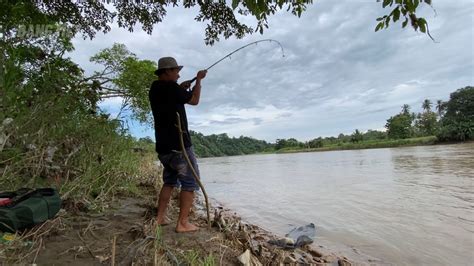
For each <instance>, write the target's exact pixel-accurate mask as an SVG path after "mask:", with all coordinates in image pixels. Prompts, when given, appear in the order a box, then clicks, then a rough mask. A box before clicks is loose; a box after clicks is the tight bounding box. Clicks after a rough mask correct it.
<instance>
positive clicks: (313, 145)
mask: <svg viewBox="0 0 474 266" xmlns="http://www.w3.org/2000/svg"><path fill="white" fill-rule="evenodd" d="M323 145H324V144H323V140H322V138H321V137H319V138H316V139H313V140H310V141H309V142H308V146H309V147H310V148H321V147H323Z"/></svg>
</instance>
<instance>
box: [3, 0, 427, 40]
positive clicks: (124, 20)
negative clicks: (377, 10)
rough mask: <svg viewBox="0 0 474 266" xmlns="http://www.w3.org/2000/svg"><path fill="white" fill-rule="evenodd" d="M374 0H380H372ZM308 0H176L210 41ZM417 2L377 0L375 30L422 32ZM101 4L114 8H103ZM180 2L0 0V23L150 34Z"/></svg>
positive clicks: (7, 27) (296, 9)
mask: <svg viewBox="0 0 474 266" xmlns="http://www.w3.org/2000/svg"><path fill="white" fill-rule="evenodd" d="M378 1H380V0H378ZM312 2H313V1H312V0H298V1H284V0H278V1H270V2H269V1H247V0H242V1H240V0H233V1H223V0H219V1H182V4H181V6H182V7H184V8H186V9H187V8H192V7H198V8H199V14H198V15H197V16H196V18H195V20H196V21H198V22H204V23H207V25H206V29H205V42H206V44H209V45H212V44H214V43H215V42H216V41H219V36H224V38H226V39H227V38H229V37H231V36H235V37H237V38H242V37H243V36H245V35H247V34H252V33H253V32H260V33H263V31H264V28H268V17H270V16H272V15H274V14H275V13H276V12H277V11H279V10H286V11H288V12H291V13H292V14H293V15H295V16H298V17H299V16H301V15H302V13H303V12H304V11H305V10H306V7H307V5H308V4H312ZM420 3H424V4H428V5H431V0H383V4H382V7H383V8H386V7H391V6H393V5H395V8H394V9H393V10H392V12H391V13H389V14H388V15H385V16H383V17H380V18H378V19H377V20H378V21H379V22H378V24H377V27H376V30H379V29H382V28H386V27H388V26H389V23H390V21H391V20H393V21H394V22H396V21H397V20H398V19H399V18H400V16H401V15H402V16H403V17H405V22H403V23H402V25H403V27H405V26H406V25H407V24H408V21H410V24H411V26H412V27H413V28H414V29H415V30H418V29H420V31H421V32H423V33H425V32H426V33H428V34H429V30H428V25H427V23H426V20H425V19H424V18H418V17H417V16H416V12H417V8H418V6H419V4H420ZM106 4H109V5H113V7H114V8H115V10H114V11H112V9H111V8H107V7H106ZM179 5H180V1H177V0H157V1H112V3H110V1H105V0H102V1H31V0H30V1H27V0H25V1H14V0H6V1H0V25H2V26H4V29H3V30H4V31H5V32H6V35H7V36H10V37H11V36H13V35H15V33H16V32H17V31H18V26H19V25H31V24H45V23H51V24H55V25H58V24H61V25H67V28H68V32H70V33H71V34H72V35H75V34H76V33H81V34H82V35H83V37H84V38H87V37H89V38H91V39H92V38H94V36H95V35H96V33H97V32H103V33H107V32H109V31H110V30H111V27H110V24H111V23H112V22H113V21H114V20H115V21H117V23H118V25H119V27H121V28H125V29H127V30H129V31H131V32H132V31H133V28H134V26H135V25H137V24H139V25H141V26H142V29H143V30H144V31H145V32H147V33H148V34H151V33H152V31H153V28H154V26H155V25H156V24H158V23H160V22H162V21H163V19H164V18H165V16H166V13H167V10H169V8H176V7H178V6H179ZM239 16H251V17H253V18H255V19H256V21H257V25H256V27H255V29H253V28H252V27H250V26H248V25H246V24H245V23H243V22H241V21H239V20H244V19H241V18H239Z"/></svg>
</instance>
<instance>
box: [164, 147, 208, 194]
mask: <svg viewBox="0 0 474 266" xmlns="http://www.w3.org/2000/svg"><path fill="white" fill-rule="evenodd" d="M186 153H187V154H188V157H189V160H190V161H191V164H192V165H193V168H194V170H195V171H196V173H197V174H198V176H199V177H201V176H200V174H199V168H198V164H197V161H196V156H195V155H194V149H193V147H188V148H186ZM158 159H159V160H160V162H161V164H162V165H163V168H164V169H163V186H168V187H178V188H179V187H181V190H184V191H197V190H199V185H198V183H197V182H196V180H195V178H194V175H193V172H192V170H191V168H190V167H189V165H188V162H187V161H186V158H185V157H184V155H183V153H182V152H181V151H179V152H178V151H175V152H171V153H167V154H159V155H158Z"/></svg>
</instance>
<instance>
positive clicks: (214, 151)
mask: <svg viewBox="0 0 474 266" xmlns="http://www.w3.org/2000/svg"><path fill="white" fill-rule="evenodd" d="M190 133H191V139H192V142H193V146H194V150H195V152H196V154H197V155H198V156H199V157H214V156H226V155H243V154H252V153H260V152H265V151H268V152H271V151H273V150H274V148H273V146H274V145H272V144H270V143H268V142H266V141H264V140H257V139H254V138H250V137H243V136H241V137H239V138H234V137H233V138H229V136H227V134H225V133H224V134H219V135H210V136H204V135H203V134H202V133H198V132H194V131H191V132H190Z"/></svg>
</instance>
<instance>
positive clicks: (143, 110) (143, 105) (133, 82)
mask: <svg viewBox="0 0 474 266" xmlns="http://www.w3.org/2000/svg"><path fill="white" fill-rule="evenodd" d="M90 61H91V62H94V63H97V64H101V65H103V66H104V68H103V70H102V71H96V72H95V73H94V74H93V75H92V76H90V77H87V78H85V79H83V82H84V83H86V84H88V86H90V87H92V88H94V91H96V92H97V94H98V97H99V98H100V99H106V98H112V97H121V98H123V102H122V109H124V108H126V107H131V110H132V113H133V117H134V118H135V119H137V120H138V121H140V122H148V123H150V124H151V122H152V116H151V109H150V104H149V100H148V89H149V88H150V84H151V83H152V82H153V80H156V76H154V75H153V71H154V70H155V69H156V67H157V66H156V63H155V62H154V61H150V60H139V59H138V58H137V57H136V55H135V54H133V53H132V52H130V51H129V50H128V49H127V47H126V46H125V45H124V44H118V43H114V45H113V46H112V47H111V48H106V49H103V50H101V51H99V52H98V53H97V54H96V55H94V56H92V57H91V59H90Z"/></svg>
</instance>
